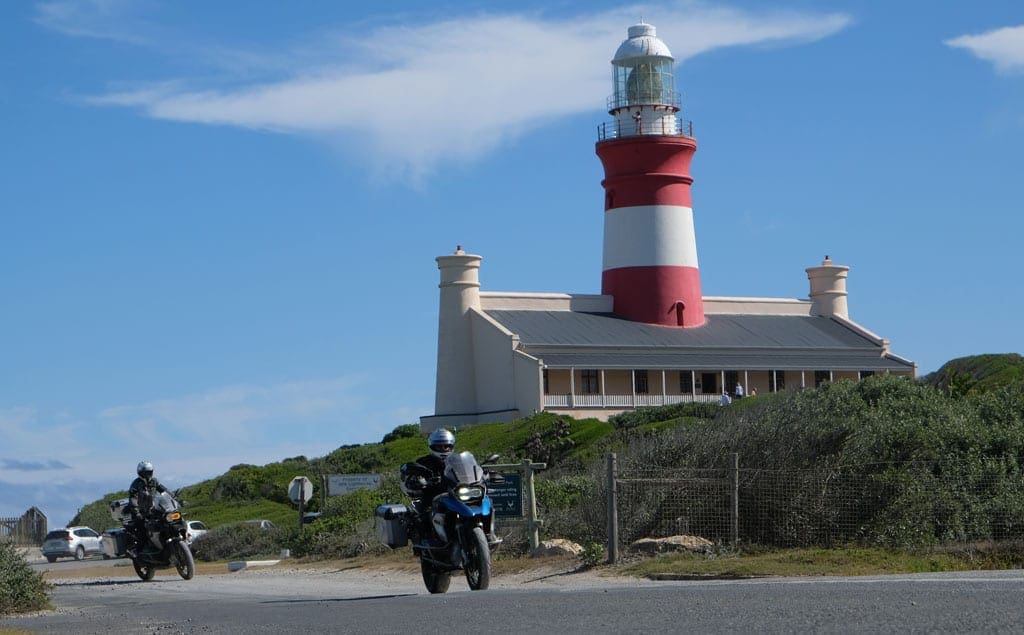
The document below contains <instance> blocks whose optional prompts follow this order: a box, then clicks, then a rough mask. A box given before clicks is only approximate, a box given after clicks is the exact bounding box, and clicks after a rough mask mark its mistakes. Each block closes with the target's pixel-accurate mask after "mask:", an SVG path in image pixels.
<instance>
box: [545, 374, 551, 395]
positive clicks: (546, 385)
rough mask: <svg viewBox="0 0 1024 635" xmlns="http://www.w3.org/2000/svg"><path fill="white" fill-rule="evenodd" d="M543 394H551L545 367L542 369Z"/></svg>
mask: <svg viewBox="0 0 1024 635" xmlns="http://www.w3.org/2000/svg"><path fill="white" fill-rule="evenodd" d="M544 394H545V395H550V394H551V388H550V386H549V384H548V369H547V368H545V369H544Z"/></svg>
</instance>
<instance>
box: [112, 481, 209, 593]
mask: <svg viewBox="0 0 1024 635" xmlns="http://www.w3.org/2000/svg"><path fill="white" fill-rule="evenodd" d="M131 507H132V505H131V502H130V501H129V500H128V499H122V500H117V501H114V502H113V503H111V504H110V515H111V516H113V517H114V519H115V520H117V521H120V522H121V525H122V529H121V530H120V531H115V532H108V533H106V534H104V536H103V551H104V553H105V554H107V555H108V556H110V557H112V558H120V557H124V556H126V555H127V556H128V557H130V558H131V560H132V566H133V567H135V573H136V574H138V576H139V578H141V579H142V580H145V581H149V580H152V579H153V576H155V575H156V571H157V569H165V568H167V567H172V566H173V567H174V568H175V569H177V571H178V575H180V576H181V577H182V578H183V579H185V580H191V579H192V577H193V576H194V575H195V573H196V563H195V558H194V556H193V555H192V550H191V549H190V548H189V546H188V540H187V539H186V534H187V531H188V529H187V526H186V524H185V515H184V514H183V513H182V511H181V504H180V503H179V502H178V501H177V500H176V499H175V498H174V496H172V495H171V494H170V492H160V493H158V494H157V495H156V496H154V497H153V506H152V508H151V510H150V513H149V515H148V517H147V518H146V519H144V520H134V519H133V514H132V510H131ZM137 522H144V523H145V533H146V537H147V538H148V540H147V541H146V542H145V543H143V544H136V545H134V552H133V553H129V550H128V548H129V544H130V543H131V542H133V540H132V536H134V535H135V533H134V532H135V527H134V524H135V523H137Z"/></svg>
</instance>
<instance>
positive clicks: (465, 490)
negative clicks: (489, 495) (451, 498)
mask: <svg viewBox="0 0 1024 635" xmlns="http://www.w3.org/2000/svg"><path fill="white" fill-rule="evenodd" d="M455 495H456V496H457V497H458V499H459V500H460V501H471V500H473V499H476V498H483V497H484V488H482V487H480V486H479V485H460V486H459V487H457V488H455Z"/></svg>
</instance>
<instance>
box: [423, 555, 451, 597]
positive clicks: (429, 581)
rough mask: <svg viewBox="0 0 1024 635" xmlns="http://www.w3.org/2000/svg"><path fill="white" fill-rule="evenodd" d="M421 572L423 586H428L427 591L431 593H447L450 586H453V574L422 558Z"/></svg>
mask: <svg viewBox="0 0 1024 635" xmlns="http://www.w3.org/2000/svg"><path fill="white" fill-rule="evenodd" d="M420 571H422V572H423V584H425V585H427V591H430V592H431V593H445V592H447V591H448V585H449V584H451V581H452V574H451V573H450V572H449V571H445V570H443V569H440V568H438V567H437V566H435V565H433V564H431V563H429V562H427V561H426V560H424V559H422V558H420Z"/></svg>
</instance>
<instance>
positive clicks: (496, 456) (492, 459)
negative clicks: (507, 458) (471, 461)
mask: <svg viewBox="0 0 1024 635" xmlns="http://www.w3.org/2000/svg"><path fill="white" fill-rule="evenodd" d="M500 458H501V455H500V454H492V455H490V456H489V457H487V460H486V461H484V463H494V462H495V461H497V460H498V459H500Z"/></svg>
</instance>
